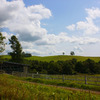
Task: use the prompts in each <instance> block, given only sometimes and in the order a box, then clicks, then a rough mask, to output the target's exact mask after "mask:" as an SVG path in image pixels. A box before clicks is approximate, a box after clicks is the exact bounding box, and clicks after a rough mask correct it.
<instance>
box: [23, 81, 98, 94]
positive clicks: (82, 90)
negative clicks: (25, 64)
mask: <svg viewBox="0 0 100 100" xmlns="http://www.w3.org/2000/svg"><path fill="white" fill-rule="evenodd" d="M23 82H24V83H26V82H28V81H23ZM28 83H31V84H40V85H44V86H51V87H56V88H62V89H66V90H71V91H76V92H77V91H79V92H87V93H92V94H96V95H100V92H99V91H93V90H85V89H78V88H71V87H64V86H56V85H46V84H41V83H35V82H28Z"/></svg>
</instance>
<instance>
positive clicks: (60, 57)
mask: <svg viewBox="0 0 100 100" xmlns="http://www.w3.org/2000/svg"><path fill="white" fill-rule="evenodd" d="M2 58H3V59H5V58H6V59H10V58H11V57H10V56H8V55H4V56H2ZM73 58H76V59H77V61H85V60H86V59H88V58H89V59H92V60H94V61H95V62H98V61H100V57H84V56H70V55H56V56H44V57H41V56H32V57H26V58H25V59H27V60H38V61H47V62H49V61H58V60H62V61H66V60H71V59H73Z"/></svg>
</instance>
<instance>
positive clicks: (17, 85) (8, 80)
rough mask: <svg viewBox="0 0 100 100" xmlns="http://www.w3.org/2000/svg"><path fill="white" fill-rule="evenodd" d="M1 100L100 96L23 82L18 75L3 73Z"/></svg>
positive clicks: (76, 99)
mask: <svg viewBox="0 0 100 100" xmlns="http://www.w3.org/2000/svg"><path fill="white" fill-rule="evenodd" d="M0 100H100V96H99V95H96V94H91V93H90V92H88V93H86V92H83V91H81V92H80V91H79V92H78V91H75V90H74V91H71V90H66V89H64V88H57V87H54V86H45V85H41V84H34V83H28V82H23V81H20V79H19V78H17V77H14V76H10V75H5V74H1V75H0Z"/></svg>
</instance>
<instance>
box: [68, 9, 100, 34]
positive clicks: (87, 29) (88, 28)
mask: <svg viewBox="0 0 100 100" xmlns="http://www.w3.org/2000/svg"><path fill="white" fill-rule="evenodd" d="M85 10H86V12H87V14H88V16H87V17H86V18H85V21H79V22H77V23H76V24H72V25H69V26H67V29H69V30H74V29H75V27H76V30H78V31H82V32H83V33H84V34H87V35H91V34H96V33H98V32H99V31H100V28H99V27H98V26H96V25H95V24H94V19H96V18H100V9H99V8H91V9H85Z"/></svg>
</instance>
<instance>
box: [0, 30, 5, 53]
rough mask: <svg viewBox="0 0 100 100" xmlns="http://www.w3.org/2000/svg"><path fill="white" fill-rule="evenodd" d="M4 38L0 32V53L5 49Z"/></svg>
mask: <svg viewBox="0 0 100 100" xmlns="http://www.w3.org/2000/svg"><path fill="white" fill-rule="evenodd" d="M4 39H5V37H4V36H3V35H2V33H1V32H0V53H2V52H3V51H4V50H5V43H4Z"/></svg>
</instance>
